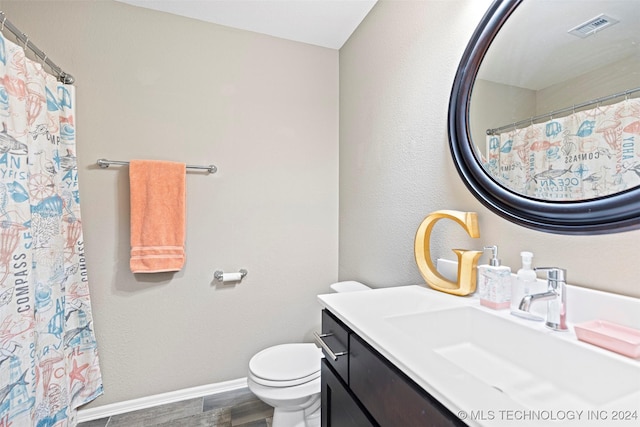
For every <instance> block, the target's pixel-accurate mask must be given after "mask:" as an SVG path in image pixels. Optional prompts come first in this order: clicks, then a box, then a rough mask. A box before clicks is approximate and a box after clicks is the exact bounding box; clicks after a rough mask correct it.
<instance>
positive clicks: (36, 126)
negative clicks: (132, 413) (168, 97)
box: [0, 35, 102, 427]
mask: <svg viewBox="0 0 640 427" xmlns="http://www.w3.org/2000/svg"><path fill="white" fill-rule="evenodd" d="M74 108H75V92H74V87H73V86H69V85H64V84H62V83H58V82H57V81H56V79H55V78H54V77H52V76H51V75H49V74H47V73H46V72H45V71H44V69H43V67H42V65H41V64H40V63H38V62H35V61H31V60H30V59H28V58H26V57H25V53H24V50H23V48H22V47H21V46H18V45H16V44H14V43H12V42H11V41H9V40H6V39H5V38H4V37H2V36H1V35H0V124H1V125H2V130H1V131H0V426H3V427H6V426H35V427H45V426H56V427H65V426H75V425H76V413H77V411H76V408H77V407H78V406H80V405H82V404H84V403H87V402H89V401H91V400H92V399H94V398H95V397H97V396H98V395H100V394H101V393H102V380H101V374H100V367H99V363H98V353H97V346H96V340H95V336H94V332H93V321H92V314H91V303H90V299H89V286H88V279H87V271H86V263H85V257H84V243H83V235H82V221H81V218H80V200H79V194H78V172H77V167H76V131H75V129H76V115H75V110H74Z"/></svg>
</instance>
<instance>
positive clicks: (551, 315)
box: [514, 267, 568, 331]
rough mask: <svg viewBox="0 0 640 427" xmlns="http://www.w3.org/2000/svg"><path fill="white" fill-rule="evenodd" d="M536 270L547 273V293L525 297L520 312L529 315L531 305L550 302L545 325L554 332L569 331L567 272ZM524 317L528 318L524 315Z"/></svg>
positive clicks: (547, 268) (560, 269)
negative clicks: (566, 289)
mask: <svg viewBox="0 0 640 427" xmlns="http://www.w3.org/2000/svg"><path fill="white" fill-rule="evenodd" d="M534 270H535V271H546V272H547V287H548V288H547V291H546V292H542V293H539V294H531V295H525V296H524V298H522V301H520V306H519V309H520V311H521V312H522V314H525V313H527V314H529V310H530V309H531V304H533V303H534V302H536V301H548V302H547V320H546V322H545V325H546V326H547V327H548V328H551V329H553V330H554V331H566V330H567V329H568V328H567V300H566V291H565V285H566V282H565V277H566V276H567V270H565V269H563V268H557V267H537V268H534ZM514 314H516V313H514ZM522 317H528V316H527V315H524V316H522Z"/></svg>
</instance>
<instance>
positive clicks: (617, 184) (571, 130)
mask: <svg viewBox="0 0 640 427" xmlns="http://www.w3.org/2000/svg"><path fill="white" fill-rule="evenodd" d="M639 139H640V99H638V98H636V99H626V100H624V101H621V102H619V103H616V104H612V105H607V106H598V107H596V108H593V109H590V110H585V111H579V112H576V113H574V114H571V115H569V116H566V117H562V118H558V119H554V120H550V121H548V122H546V123H539V124H533V125H531V126H528V127H525V128H522V129H513V130H510V131H506V132H504V133H501V134H499V135H489V136H487V150H488V152H487V159H486V164H485V168H486V169H487V171H488V172H489V173H490V174H491V175H492V176H493V177H494V179H495V180H496V181H497V182H498V183H500V184H501V185H503V186H504V187H506V188H508V189H510V190H513V191H514V192H516V193H518V194H522V195H525V196H530V197H533V198H536V199H544V200H556V201H571V200H585V199H593V198H598V197H602V196H606V195H609V194H612V193H617V192H620V191H623V190H626V189H630V188H633V187H636V186H638V185H640V141H639Z"/></svg>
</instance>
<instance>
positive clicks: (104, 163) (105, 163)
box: [96, 159, 218, 173]
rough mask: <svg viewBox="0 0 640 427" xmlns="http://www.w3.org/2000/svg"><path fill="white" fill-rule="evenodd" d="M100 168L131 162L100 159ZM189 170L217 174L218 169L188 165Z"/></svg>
mask: <svg viewBox="0 0 640 427" xmlns="http://www.w3.org/2000/svg"><path fill="white" fill-rule="evenodd" d="M96 164H97V165H98V166H100V167H101V168H103V169H106V168H108V167H109V166H110V165H125V166H126V165H128V164H129V162H123V161H121V160H107V159H98V161H97V162H96ZM187 169H200V170H206V171H207V172H209V173H216V172H217V171H218V168H217V167H216V166H215V165H207V166H198V165H187Z"/></svg>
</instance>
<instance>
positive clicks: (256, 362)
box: [249, 343, 322, 387]
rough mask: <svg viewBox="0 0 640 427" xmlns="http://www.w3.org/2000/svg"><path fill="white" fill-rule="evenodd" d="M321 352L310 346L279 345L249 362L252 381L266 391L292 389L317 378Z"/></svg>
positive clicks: (312, 345) (296, 344) (306, 344)
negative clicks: (281, 388)
mask: <svg viewBox="0 0 640 427" xmlns="http://www.w3.org/2000/svg"><path fill="white" fill-rule="evenodd" d="M321 358H322V352H321V350H320V349H319V348H318V347H316V346H315V344H311V343H294V344H281V345H276V346H274V347H269V348H266V349H264V350H262V351H261V352H259V353H257V354H256V355H255V356H253V357H252V358H251V360H250V361H249V375H250V377H251V379H252V380H253V381H255V382H256V383H258V384H261V385H264V386H267V387H292V386H296V385H300V384H304V383H308V382H310V381H313V380H315V379H317V378H319V377H320V360H321Z"/></svg>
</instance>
